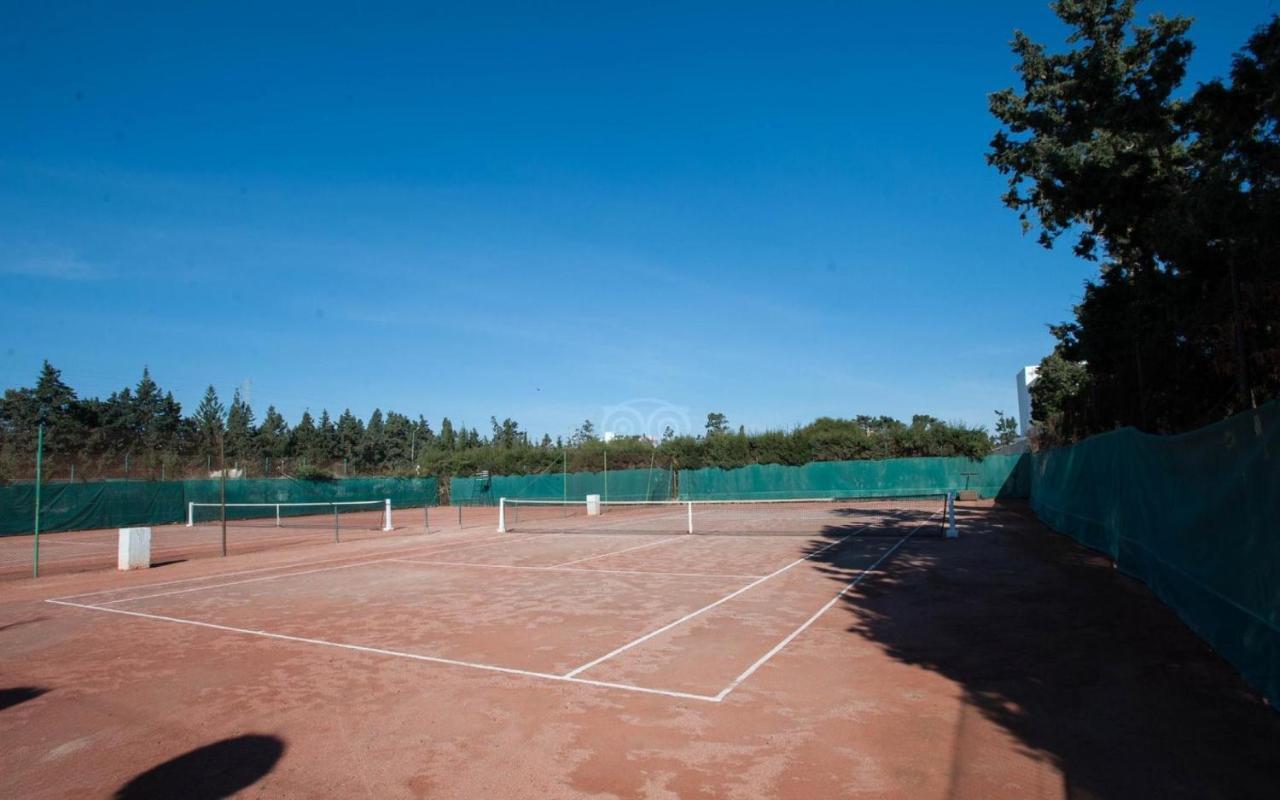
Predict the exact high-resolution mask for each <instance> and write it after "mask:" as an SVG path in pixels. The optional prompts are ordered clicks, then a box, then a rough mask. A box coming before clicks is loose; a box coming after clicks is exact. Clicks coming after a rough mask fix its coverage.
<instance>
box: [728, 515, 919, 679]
mask: <svg viewBox="0 0 1280 800" xmlns="http://www.w3.org/2000/svg"><path fill="white" fill-rule="evenodd" d="M935 516H936V515H935ZM932 521H933V517H930V518H929V519H926V520H924V521H922V522H921V523H920V524H919V525H916V526H915V527H914V528H912V529H911V531H910V532H909V533H907V535H905V536H903V537H902V538H901V539H899V540H898V541H897V542H895V543H894V545H893V547H890V548H889V549H888V550H886V551H885V552H884V553H883V554H881V556H880V557H879V558H877V559H876V560H875V563H874V564H872V565H871V566H869V567H863V568H862V570H861V571H859V573H858V576H857V577H856V578H854V579H853V580H851V581H849V583H847V584H845V587H844V588H843V589H841V590H840V592H839V594H837V595H836V596H835V597H833V598H831V599H830V600H829V601H827V603H826V605H824V606H823V607H822V608H820V609H818V610H817V611H816V612H815V613H814V615H813V616H812V617H809V618H808V619H807V620H805V621H804V623H803V624H801V625H800V627H798V628H796V629H795V630H794V631H792V632H791V633H789V634H787V635H786V636H785V637H784V638H783V639H782V641H780V642H778V643H777V644H775V645H774V646H773V648H772V649H770V650H769V652H767V653H765V654H764V655H763V656H761V657H760V658H759V659H758V660H757V661H756V662H755V663H754V664H752V665H751V666H749V667H747V668H746V670H744V671H743V672H742V674H741V675H739V676H738V677H736V678H734V679H733V680H732V681H730V682H729V685H728V686H726V687H725V688H724V689H721V690H720V693H719V694H717V695H716V700H723V699H725V698H726V697H728V696H729V692H732V691H733V690H734V689H736V688H738V686H739V685H740V684H741V683H742V682H743V681H745V680H746V679H747V678H750V677H751V676H752V675H754V674H755V671H756V670H758V669H760V668H761V667H763V666H764V665H765V663H766V662H768V661H769V659H771V658H773V657H774V656H776V655H777V654H778V653H780V652H781V651H782V648H784V647H786V646H787V645H789V644H791V642H792V641H794V640H795V638H796V637H797V636H799V635H800V634H802V633H804V632H805V630H806V629H807V628H808V627H809V626H810V625H812V624H813V623H815V622H817V621H818V617H821V616H822V615H823V614H825V613H827V611H829V610H830V609H831V607H832V606H834V605H835V604H836V603H837V602H839V601H840V598H842V597H844V596H845V595H846V594H848V592H849V590H850V589H852V588H854V587H855V586H857V585H858V584H859V583H861V582H862V579H863V578H865V577H867V575H869V574H870V573H871V571H872V570H873V569H875V568H876V567H878V566H880V562H882V561H884V560H885V559H886V558H888V557H889V556H891V555H893V553H894V551H895V550H897V549H898V548H899V547H901V546H902V545H903V543H904V542H906V541H907V540H908V539H910V538H911V537H912V536H915V534H916V531H918V530H920V527H921V526H922V525H925V524H926V523H928V522H932Z"/></svg>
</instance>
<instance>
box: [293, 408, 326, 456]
mask: <svg viewBox="0 0 1280 800" xmlns="http://www.w3.org/2000/svg"><path fill="white" fill-rule="evenodd" d="M317 439H318V433H317V431H316V423H315V420H313V419H312V418H311V411H310V410H306V411H303V412H302V419H300V420H298V424H297V425H295V426H294V428H293V431H292V432H291V433H290V440H291V441H290V444H289V451H290V452H291V453H293V455H294V456H296V457H298V458H301V459H302V460H303V461H305V462H307V463H308V464H311V465H313V466H315V465H317V464H319V465H323V464H324V459H317V458H316V457H315V456H316V452H315V451H316V442H317Z"/></svg>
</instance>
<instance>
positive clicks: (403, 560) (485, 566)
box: [388, 558, 760, 578]
mask: <svg viewBox="0 0 1280 800" xmlns="http://www.w3.org/2000/svg"><path fill="white" fill-rule="evenodd" d="M388 560H390V561H395V562H397V563H400V564H424V565H427V566H443V567H478V568H480V569H514V570H525V571H528V572H586V573H590V574H592V575H598V574H601V573H604V574H606V575H669V576H672V577H677V578H759V577H760V576H759V575H737V574H729V573H718V572H658V571H655V570H647V569H590V568H588V567H582V568H578V567H538V566H527V565H519V564H481V563H479V562H475V563H472V562H468V561H419V560H418V559H416V558H392V559H388Z"/></svg>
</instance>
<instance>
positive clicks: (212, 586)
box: [103, 542, 499, 605]
mask: <svg viewBox="0 0 1280 800" xmlns="http://www.w3.org/2000/svg"><path fill="white" fill-rule="evenodd" d="M490 544H499V542H490ZM483 546H484V545H483V544H474V545H464V546H463V547H455V548H451V549H449V550H446V551H445V552H449V553H452V552H453V551H454V550H463V549H466V548H467V547H471V548H475V547H483ZM370 555H373V554H370ZM377 555H386V554H385V553H379V554H377ZM392 560H393V559H391V558H371V559H367V560H365V561H353V562H352V563H350V564H339V565H338V566H336V567H321V568H320V569H307V570H302V571H300V572H281V573H279V574H277V575H262V576H259V577H257V578H245V579H244V580H242V581H229V582H227V583H211V584H208V585H207V586H189V587H187V588H186V589H174V590H173V591H171V592H156V593H154V594H144V595H139V596H135V597H122V598H120V599H119V600H108V601H106V602H105V603H103V605H115V604H116V603H129V602H132V601H134V600H150V599H151V598H153V597H168V596H170V595H175V594H188V593H190V592H204V591H208V590H209V589H221V588H222V587H224V586H239V585H240V584H243V583H259V582H261V581H274V580H280V579H282V578H292V577H293V576H295V575H313V574H315V573H317V572H332V571H333V570H336V569H348V568H350V567H363V566H366V565H368V564H384V563H386V562H388V561H392Z"/></svg>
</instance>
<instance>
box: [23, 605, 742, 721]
mask: <svg viewBox="0 0 1280 800" xmlns="http://www.w3.org/2000/svg"><path fill="white" fill-rule="evenodd" d="M45 602H46V603H56V604H57V605H60V606H71V607H73V608H83V609H89V610H91V611H105V612H107V613H109V614H124V615H126V616H130V617H141V618H143V619H151V620H157V621H160V622H172V623H176V624H178V625H193V626H195V627H198V628H208V629H211V630H215V631H223V632H225V633H239V634H243V635H246V636H260V637H262V638H264V639H278V640H281V641H286V642H298V643H300V644H311V645H319V646H321V647H334V648H338V649H340V650H353V651H355V652H358V653H373V654H375V655H382V656H394V657H396V658H408V659H412V660H414V661H427V662H430V663H433V664H445V665H448V666H452V667H466V668H468V669H477V670H483V671H486V672H500V673H503V674H506V675H520V676H523V677H526V678H538V679H541V680H548V681H559V682H561V683H575V684H580V685H585V686H598V687H601V688H605V689H620V690H622V691H627V692H639V693H642V694H656V695H662V696H663V697H674V698H678V699H681V700H701V701H703V702H706V703H718V702H720V701H719V700H718V699H717V698H715V697H712V696H711V695H705V694H692V693H690V692H676V691H669V690H666V689H650V688H647V687H644V686H632V685H631V684H626V683H610V682H608V681H594V680H590V679H587V678H571V677H568V676H565V675H556V674H554V673H550V672H535V671H533V670H525V669H516V668H514V667H499V666H496V665H493V664H481V663H477V662H472V661H459V660H457V659H452V658H440V657H438V656H424V655H420V654H418V653H405V652H402V651H399V650H385V649H383V648H380V647H366V646H364V645H358V644H345V643H343V642H329V641H326V640H324V639H309V638H306V637H302V636H289V635H288V634H284V633H271V632H270V631H255V630H250V629H248V628H234V627H231V626H230V625H217V624H215V623H212V622H200V621H199V620H193V619H182V618H180V617H165V616H161V615H159V614H147V613H144V612H141V611H126V610H125V609H123V608H106V607H104V606H94V605H88V604H85V603H70V602H67V601H65V600H46V601H45Z"/></svg>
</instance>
